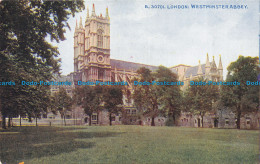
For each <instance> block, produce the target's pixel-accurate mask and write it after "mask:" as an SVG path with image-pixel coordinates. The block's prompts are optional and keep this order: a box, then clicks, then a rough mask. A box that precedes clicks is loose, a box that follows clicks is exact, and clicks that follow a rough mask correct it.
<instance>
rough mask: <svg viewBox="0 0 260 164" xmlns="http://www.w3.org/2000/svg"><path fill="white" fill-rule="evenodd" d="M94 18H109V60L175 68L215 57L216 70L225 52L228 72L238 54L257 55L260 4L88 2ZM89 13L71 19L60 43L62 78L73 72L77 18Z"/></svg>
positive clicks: (240, 0) (235, 0)
mask: <svg viewBox="0 0 260 164" xmlns="http://www.w3.org/2000/svg"><path fill="white" fill-rule="evenodd" d="M93 3H94V4H95V10H96V14H97V15H100V13H102V15H105V12H106V7H108V9H109V15H110V43H111V44H110V48H111V56H110V58H111V59H118V60H125V61H131V62H137V63H143V64H148V65H164V66H167V67H171V66H174V65H178V64H186V65H191V66H195V65H198V61H199V60H200V61H201V63H205V62H206V54H207V53H208V54H209V57H210V61H212V58H213V56H215V61H216V64H217V66H218V61H219V55H220V54H221V58H222V63H223V67H224V76H226V73H227V71H226V68H227V66H228V65H229V64H230V62H233V61H235V60H237V58H238V56H239V55H244V56H258V55H259V38H258V35H259V23H258V21H259V16H258V11H259V3H258V0H225V1H221V0H215V1H207V0H190V1H185V0H178V1H177V0H176V1H161V0H156V1H133V0H131V1H130V0H110V1H105V0H104V1H101V0H98V1H87V2H86V3H85V4H86V8H87V6H88V7H89V10H90V14H91V11H92V4H93ZM191 4H202V5H204V4H205V5H207V4H211V5H213V4H214V5H222V4H224V5H226V4H228V5H236V4H239V5H247V6H248V9H239V10H234V9H192V8H191ZM145 5H148V6H150V5H164V6H165V7H167V5H188V6H189V8H188V9H151V8H150V9H147V8H145ZM80 16H82V19H83V23H84V22H85V17H86V10H85V11H83V12H82V13H78V14H76V16H75V17H74V18H72V17H71V18H70V19H69V24H70V27H71V31H69V30H67V32H66V35H65V36H66V38H67V40H65V41H63V42H61V43H59V44H57V46H58V47H59V51H60V54H61V55H60V57H61V58H62V63H61V65H62V66H61V69H62V74H69V73H70V72H73V69H74V68H73V55H74V52H73V42H74V41H73V35H74V29H75V24H76V19H77V20H78V22H79V19H80Z"/></svg>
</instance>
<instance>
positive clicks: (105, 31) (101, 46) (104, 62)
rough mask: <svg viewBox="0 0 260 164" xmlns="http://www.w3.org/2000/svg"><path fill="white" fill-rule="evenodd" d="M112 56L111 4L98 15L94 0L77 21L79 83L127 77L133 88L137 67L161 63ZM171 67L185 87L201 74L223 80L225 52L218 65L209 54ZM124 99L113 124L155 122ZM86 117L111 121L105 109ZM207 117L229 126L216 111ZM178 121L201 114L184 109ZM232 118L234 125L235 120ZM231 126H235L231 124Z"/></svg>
mask: <svg viewBox="0 0 260 164" xmlns="http://www.w3.org/2000/svg"><path fill="white" fill-rule="evenodd" d="M110 57H111V54H110V17H109V13H108V8H107V9H106V13H105V15H102V14H100V15H97V14H96V13H95V6H94V4H93V8H92V12H91V13H90V12H89V9H87V14H86V19H85V22H84V23H83V21H82V18H80V21H79V24H78V23H76V27H75V33H74V73H73V78H74V81H75V85H76V81H93V82H94V81H112V82H120V81H126V82H128V84H129V86H128V87H129V89H130V90H131V89H132V86H131V79H133V78H134V77H138V75H137V72H136V71H137V70H138V69H139V68H140V67H146V68H149V69H150V70H151V71H155V70H156V69H157V68H158V67H157V66H152V65H145V64H139V63H133V62H129V61H122V60H116V59H111V58H110ZM169 69H170V70H172V72H174V73H176V74H177V75H178V78H179V80H180V81H183V82H184V86H183V89H185V88H187V86H188V85H189V81H190V80H195V79H197V78H199V77H204V78H206V79H208V80H212V81H222V80H223V66H222V61H221V56H219V62H218V66H217V64H216V62H215V58H214V56H213V59H212V61H210V60H209V56H208V54H207V59H206V63H205V64H201V63H200V61H199V63H198V65H196V66H188V65H184V64H180V65H177V66H173V67H170V68H169ZM123 102H124V108H125V113H121V114H118V115H113V117H112V123H113V124H142V125H150V124H151V118H149V117H147V118H142V119H141V118H139V117H138V111H137V109H136V108H135V107H134V103H133V101H130V102H129V101H127V100H126V99H125V98H124V100H123ZM231 115H232V114H231ZM84 117H85V118H84V121H85V123H86V124H88V122H89V119H91V120H92V124H100V125H109V118H108V113H106V112H104V111H103V112H99V113H95V114H93V116H92V118H88V116H86V115H85V116H84ZM226 118H228V119H230V118H229V117H227V116H225V118H224V121H222V122H225V123H226V122H227V119H226ZM232 118H233V117H232ZM233 119H234V118H233ZM204 120H205V123H204V125H205V127H225V126H228V125H226V124H224V125H223V126H222V125H220V124H219V122H221V120H220V119H219V118H218V116H217V115H216V114H210V113H209V114H207V115H206V116H205V118H204ZM165 121H166V118H164V117H157V118H155V125H156V126H163V125H165ZM177 122H178V125H179V126H190V127H200V126H201V118H199V117H198V116H194V115H192V114H190V113H182V114H181V116H180V118H179V120H178V121H177ZM228 122H229V123H228V124H229V125H230V124H231V122H232V121H228ZM233 122H234V121H233ZM233 124H234V123H233ZM229 127H231V125H230V126H229Z"/></svg>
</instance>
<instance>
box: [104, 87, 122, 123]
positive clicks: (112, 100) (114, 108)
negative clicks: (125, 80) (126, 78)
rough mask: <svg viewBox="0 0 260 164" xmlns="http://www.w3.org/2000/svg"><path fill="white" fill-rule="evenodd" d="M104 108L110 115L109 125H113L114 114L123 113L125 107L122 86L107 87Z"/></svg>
mask: <svg viewBox="0 0 260 164" xmlns="http://www.w3.org/2000/svg"><path fill="white" fill-rule="evenodd" d="M103 101H104V108H105V109H107V110H108V113H109V124H110V125H112V114H117V113H118V112H120V111H122V105H123V91H122V88H121V87H120V86H113V85H112V86H105V89H104V95H103Z"/></svg>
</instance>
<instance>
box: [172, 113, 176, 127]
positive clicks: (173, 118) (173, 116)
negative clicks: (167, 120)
mask: <svg viewBox="0 0 260 164" xmlns="http://www.w3.org/2000/svg"><path fill="white" fill-rule="evenodd" d="M172 121H173V125H176V124H175V121H176V120H175V115H174V114H172Z"/></svg>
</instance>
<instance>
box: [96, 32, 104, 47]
mask: <svg viewBox="0 0 260 164" xmlns="http://www.w3.org/2000/svg"><path fill="white" fill-rule="evenodd" d="M102 33H103V31H102V30H100V29H99V30H98V31H97V37H98V43H97V44H98V47H100V48H102V47H103V34H102Z"/></svg>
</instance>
